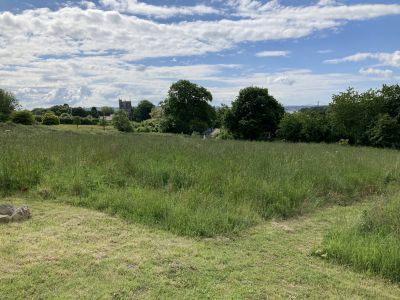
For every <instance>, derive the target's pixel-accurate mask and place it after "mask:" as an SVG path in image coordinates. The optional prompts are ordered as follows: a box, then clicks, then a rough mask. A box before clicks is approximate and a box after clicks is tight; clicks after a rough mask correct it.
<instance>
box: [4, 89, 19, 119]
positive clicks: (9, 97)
mask: <svg viewBox="0 0 400 300" xmlns="http://www.w3.org/2000/svg"><path fill="white" fill-rule="evenodd" d="M18 106H19V105H18V101H17V99H16V98H15V96H14V95H13V94H12V93H10V92H7V91H6V90H3V89H0V122H4V121H6V120H8V119H9V118H10V115H11V112H12V111H13V110H15V109H16V108H17V107H18Z"/></svg>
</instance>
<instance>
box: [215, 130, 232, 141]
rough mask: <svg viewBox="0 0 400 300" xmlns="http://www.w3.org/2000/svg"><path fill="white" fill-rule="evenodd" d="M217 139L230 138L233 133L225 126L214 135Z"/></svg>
mask: <svg viewBox="0 0 400 300" xmlns="http://www.w3.org/2000/svg"><path fill="white" fill-rule="evenodd" d="M215 138H216V139H217V140H232V139H233V135H232V134H231V133H230V132H229V131H228V130H226V129H225V128H221V129H220V131H219V132H218V134H217V135H215Z"/></svg>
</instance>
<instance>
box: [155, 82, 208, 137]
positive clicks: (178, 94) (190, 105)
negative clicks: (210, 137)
mask: <svg viewBox="0 0 400 300" xmlns="http://www.w3.org/2000/svg"><path fill="white" fill-rule="evenodd" d="M211 101H212V95H211V93H210V92H209V91H208V90H207V89H206V88H204V87H202V86H199V85H197V84H195V83H192V82H190V81H188V80H179V81H177V82H175V83H174V84H172V85H171V87H170V89H169V91H168V97H167V98H166V99H165V100H164V102H162V104H161V106H162V108H163V110H164V118H165V122H166V124H165V129H166V131H168V132H175V133H181V132H182V133H186V134H191V133H192V132H203V131H204V130H205V129H207V128H209V127H211V126H212V124H213V121H214V119H215V110H214V108H213V107H212V106H211V105H210V104H209V102H211Z"/></svg>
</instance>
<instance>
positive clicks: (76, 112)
mask: <svg viewBox="0 0 400 300" xmlns="http://www.w3.org/2000/svg"><path fill="white" fill-rule="evenodd" d="M71 112H72V116H79V117H81V118H84V117H87V116H88V115H89V114H90V112H88V111H86V110H85V109H83V108H82V107H73V108H72V109H71Z"/></svg>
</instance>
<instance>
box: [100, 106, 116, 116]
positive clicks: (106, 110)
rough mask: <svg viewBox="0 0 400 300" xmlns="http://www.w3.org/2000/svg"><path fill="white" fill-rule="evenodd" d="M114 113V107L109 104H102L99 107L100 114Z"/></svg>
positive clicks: (108, 114)
mask: <svg viewBox="0 0 400 300" xmlns="http://www.w3.org/2000/svg"><path fill="white" fill-rule="evenodd" d="M113 113H114V108H112V107H110V106H103V107H102V108H101V115H102V116H105V117H108V116H111V115H112V114H113Z"/></svg>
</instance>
